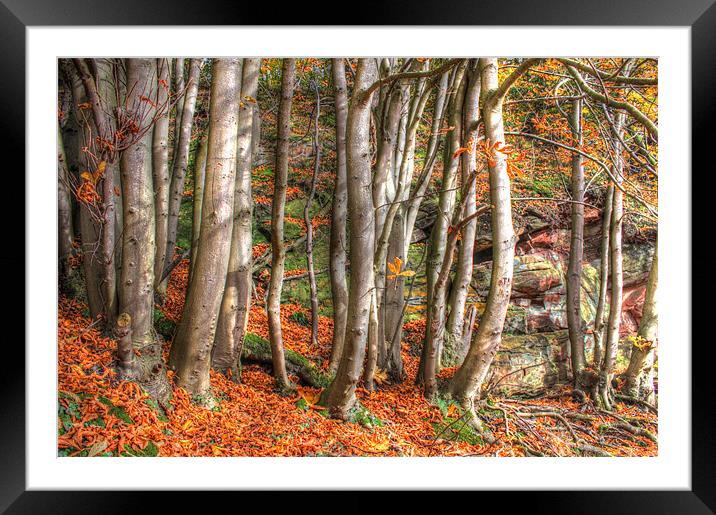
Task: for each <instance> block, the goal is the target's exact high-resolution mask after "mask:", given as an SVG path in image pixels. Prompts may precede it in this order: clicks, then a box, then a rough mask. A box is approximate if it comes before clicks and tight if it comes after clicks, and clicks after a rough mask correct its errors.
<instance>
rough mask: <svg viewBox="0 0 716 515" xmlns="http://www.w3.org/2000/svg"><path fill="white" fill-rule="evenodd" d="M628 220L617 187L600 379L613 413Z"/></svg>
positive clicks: (618, 124)
mask: <svg viewBox="0 0 716 515" xmlns="http://www.w3.org/2000/svg"><path fill="white" fill-rule="evenodd" d="M615 118H616V121H615V123H614V127H613V128H612V129H613V130H614V132H615V134H620V135H621V133H622V129H623V126H624V118H625V115H624V113H623V112H620V113H617V115H616V117H615ZM618 139H619V138H617V137H615V138H613V141H614V146H615V152H614V177H615V178H616V179H617V181H618V182H619V183H621V181H622V173H623V167H624V163H623V161H622V157H621V151H622V147H621V144H620V142H619V141H618ZM623 216H624V201H623V193H622V190H621V189H620V188H619V187H618V186H616V185H615V188H614V195H613V199H612V217H611V218H612V219H611V227H610V234H609V269H610V272H611V287H612V289H611V298H610V302H609V326H608V328H607V343H606V347H605V349H604V363H603V365H602V369H601V372H600V377H599V401H598V402H599V403H600V404H601V405H602V407H603V408H604V409H607V410H611V382H612V376H613V373H614V365H615V364H616V360H617V350H618V346H619V329H620V323H621V315H622V287H623V283H624V277H623V272H622V217H623Z"/></svg>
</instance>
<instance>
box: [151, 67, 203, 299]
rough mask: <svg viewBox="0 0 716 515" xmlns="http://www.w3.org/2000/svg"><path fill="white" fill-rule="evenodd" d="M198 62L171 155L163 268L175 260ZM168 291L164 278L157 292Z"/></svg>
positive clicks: (197, 84) (190, 81) (161, 295)
mask: <svg viewBox="0 0 716 515" xmlns="http://www.w3.org/2000/svg"><path fill="white" fill-rule="evenodd" d="M200 71H201V59H192V60H191V62H190V65H189V80H188V83H187V90H186V96H185V97H184V106H183V108H182V117H181V125H180V126H179V134H178V143H177V146H176V152H175V154H174V163H173V166H172V178H171V186H170V190H169V218H168V219H167V249H166V252H165V254H164V269H165V270H166V267H167V266H169V265H170V264H171V262H172V261H173V260H174V250H175V248H176V244H177V230H178V227H179V210H180V208H181V201H182V197H183V195H184V178H185V177H186V168H187V164H188V162H189V145H190V144H191V128H192V123H193V119H194V108H195V107H196V97H197V93H198V90H199V72H200ZM166 288H167V278H165V279H164V281H163V282H162V283H161V284H159V286H158V288H157V292H158V293H159V296H160V297H164V295H165V293H166Z"/></svg>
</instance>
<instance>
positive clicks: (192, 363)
mask: <svg viewBox="0 0 716 515" xmlns="http://www.w3.org/2000/svg"><path fill="white" fill-rule="evenodd" d="M240 70H241V65H240V59H214V63H213V69H212V73H213V80H212V84H211V102H210V106H209V144H208V151H207V160H206V178H205V180H206V183H207V184H211V185H212V187H211V188H205V189H204V200H203V205H204V208H203V209H202V215H201V224H202V229H201V231H200V233H199V248H198V251H197V255H196V265H195V267H194V274H195V276H196V277H200V278H201V279H202V280H201V281H193V282H192V283H191V284H190V285H189V290H188V292H187V296H186V302H185V304H184V312H183V315H182V319H181V323H180V324H179V328H178V329H177V334H176V336H175V337H174V342H173V344H172V349H171V354H170V364H171V365H172V367H173V368H174V369H175V370H176V376H175V381H176V384H177V385H178V386H181V387H183V388H185V389H186V390H187V391H189V393H191V394H192V395H193V396H194V399H195V400H197V401H199V402H200V403H202V404H205V405H207V406H212V405H213V397H212V396H211V386H210V383H209V368H210V359H211V349H212V346H213V344H214V335H215V332H216V324H217V319H218V317H219V308H220V307H221V299H222V297H223V293H224V285H225V282H226V271H227V268H228V265H229V252H230V245H231V232H232V214H233V212H234V188H235V182H236V180H235V178H236V151H237V144H236V143H237V135H238V121H239V120H238V111H239V94H240V91H241V76H240Z"/></svg>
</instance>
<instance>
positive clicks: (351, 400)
mask: <svg viewBox="0 0 716 515" xmlns="http://www.w3.org/2000/svg"><path fill="white" fill-rule="evenodd" d="M377 75H378V74H377V69H376V65H375V61H374V60H373V59H360V60H359V61H358V69H357V73H356V78H355V85H354V91H353V97H352V99H351V104H350V107H349V109H348V119H347V128H346V151H347V170H348V174H347V178H348V179H347V180H348V182H347V185H348V215H349V217H350V260H351V287H350V295H349V300H348V315H347V325H346V340H345V344H344V345H345V346H344V349H343V354H342V356H341V360H340V363H339V365H338V370H337V372H336V377H335V379H334V380H333V382H332V383H331V385H330V387H329V388H328V393H327V395H326V405H327V407H328V412H329V414H330V416H332V417H335V418H340V419H344V420H345V419H347V418H349V417H350V413H351V411H352V408H353V407H354V405H355V402H356V399H355V389H356V385H357V384H358V379H359V378H360V373H361V369H362V366H363V358H364V356H365V346H366V340H367V334H366V328H367V327H368V317H369V313H370V303H371V297H372V295H371V290H372V289H373V288H374V286H375V282H374V277H373V249H374V243H375V241H374V240H375V214H374V211H373V197H372V193H371V166H370V103H371V96H372V95H366V89H367V88H369V87H370V85H371V84H372V83H373V82H374V81H375V80H376V78H377Z"/></svg>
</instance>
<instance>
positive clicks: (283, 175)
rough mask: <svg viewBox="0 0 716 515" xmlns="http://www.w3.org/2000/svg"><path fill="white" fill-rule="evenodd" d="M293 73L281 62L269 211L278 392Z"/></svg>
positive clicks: (284, 378) (283, 384)
mask: <svg viewBox="0 0 716 515" xmlns="http://www.w3.org/2000/svg"><path fill="white" fill-rule="evenodd" d="M295 73H296V62H295V60H294V59H284V61H283V65H282V70H281V74H282V75H281V103H280V105H279V113H278V120H277V124H278V139H277V141H276V166H275V172H274V173H275V178H274V194H273V204H272V209H271V280H270V283H269V294H268V301H267V303H266V310H267V312H268V326H269V341H270V343H271V356H272V360H273V373H274V377H275V378H276V382H277V383H278V386H279V388H288V387H289V386H290V381H289V379H288V375H287V373H286V359H285V356H284V352H283V339H282V335H281V289H282V287H283V271H284V263H285V261H286V246H285V244H284V241H283V240H284V210H285V207H286V186H287V181H288V151H289V138H290V137H291V103H292V101H293V83H294V77H295Z"/></svg>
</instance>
